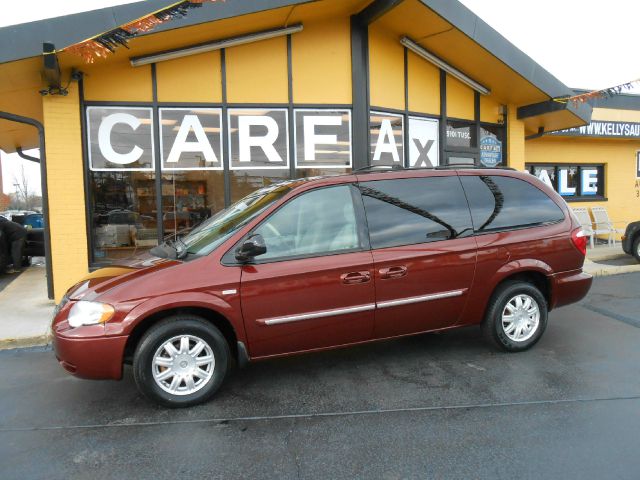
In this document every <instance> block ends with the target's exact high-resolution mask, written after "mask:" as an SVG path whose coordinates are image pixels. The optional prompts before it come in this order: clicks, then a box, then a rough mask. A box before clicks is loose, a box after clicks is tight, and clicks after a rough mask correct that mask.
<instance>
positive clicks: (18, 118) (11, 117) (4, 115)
mask: <svg viewBox="0 0 640 480" xmlns="http://www.w3.org/2000/svg"><path fill="white" fill-rule="evenodd" d="M0 119H3V120H8V121H10V122H17V123H23V124H25V125H31V126H32V127H35V128H36V129H37V130H38V138H39V141H40V184H41V188H42V215H43V217H44V255H45V258H46V271H47V296H48V297H49V298H50V299H52V300H53V298H54V292H53V265H52V259H51V222H50V221H49V194H48V191H47V150H46V147H45V142H44V126H43V125H42V123H40V122H39V121H38V120H36V119H34V118H30V117H23V116H22V115H16V114H14V113H8V112H2V111H0ZM21 152H22V149H18V155H20V156H21V157H22V158H26V157H25V156H23V155H24V154H21ZM27 157H29V155H27ZM27 160H35V157H31V158H27Z"/></svg>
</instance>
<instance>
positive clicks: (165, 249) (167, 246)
mask: <svg viewBox="0 0 640 480" xmlns="http://www.w3.org/2000/svg"><path fill="white" fill-rule="evenodd" d="M149 253H150V254H151V255H155V256H156V257H160V258H171V259H176V258H178V250H177V249H176V247H175V243H174V242H172V241H171V240H170V239H169V240H165V242H164V243H161V244H160V245H157V246H155V247H153V248H152V249H151V250H149Z"/></svg>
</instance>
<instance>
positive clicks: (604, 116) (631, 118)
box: [591, 108, 640, 122]
mask: <svg viewBox="0 0 640 480" xmlns="http://www.w3.org/2000/svg"><path fill="white" fill-rule="evenodd" d="M591 119H592V120H610V121H613V122H640V111H638V110H614V109H613V108H594V109H593V113H592V114H591Z"/></svg>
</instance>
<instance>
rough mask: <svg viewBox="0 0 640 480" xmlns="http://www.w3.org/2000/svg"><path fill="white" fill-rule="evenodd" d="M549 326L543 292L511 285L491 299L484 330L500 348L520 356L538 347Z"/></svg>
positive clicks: (506, 285) (525, 284)
mask: <svg viewBox="0 0 640 480" xmlns="http://www.w3.org/2000/svg"><path fill="white" fill-rule="evenodd" d="M546 326H547V301H546V300H545V298H544V296H543V295H542V293H541V292H540V290H538V289H537V288H536V287H535V286H534V285H532V284H530V283H527V282H508V283H505V284H503V285H501V286H499V287H498V288H497V289H496V291H495V292H494V294H493V295H492V297H491V300H490V302H489V308H488V309H487V314H486V317H485V319H484V322H483V323H482V330H483V334H484V336H485V338H486V339H487V340H489V341H490V342H491V343H493V344H494V345H496V346H497V347H498V348H500V349H502V350H506V351H508V352H520V351H523V350H527V349H529V348H531V347H532V346H533V345H535V344H536V342H538V340H540V337H541V336H542V334H543V333H544V330H545V328H546Z"/></svg>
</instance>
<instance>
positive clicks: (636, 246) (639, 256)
mask: <svg viewBox="0 0 640 480" xmlns="http://www.w3.org/2000/svg"><path fill="white" fill-rule="evenodd" d="M631 253H632V255H633V256H634V257H635V258H636V260H637V261H638V262H640V235H636V238H635V239H634V240H633V247H632V250H631Z"/></svg>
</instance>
